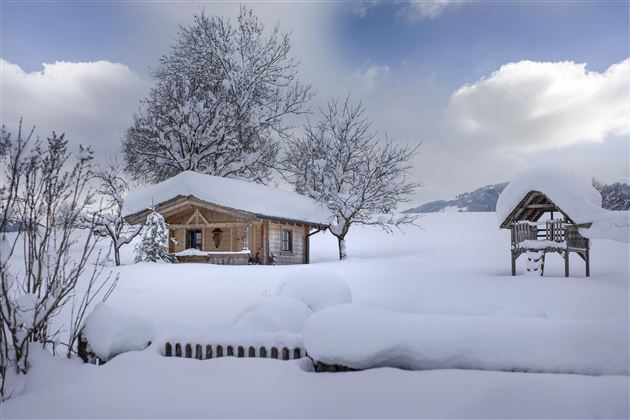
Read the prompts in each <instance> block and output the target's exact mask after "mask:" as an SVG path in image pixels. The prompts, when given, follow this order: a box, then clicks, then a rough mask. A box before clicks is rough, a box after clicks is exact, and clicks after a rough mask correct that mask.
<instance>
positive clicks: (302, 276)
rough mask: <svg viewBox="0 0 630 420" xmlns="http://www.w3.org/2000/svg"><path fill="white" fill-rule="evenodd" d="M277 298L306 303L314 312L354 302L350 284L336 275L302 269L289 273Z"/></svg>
mask: <svg viewBox="0 0 630 420" xmlns="http://www.w3.org/2000/svg"><path fill="white" fill-rule="evenodd" d="M276 296H284V297H289V298H293V299H296V300H299V301H301V302H304V303H305V304H306V306H308V307H309V308H310V309H311V310H313V311H319V310H321V309H323V308H326V307H328V306H332V305H340V304H343V303H350V302H352V292H351V291H350V286H348V283H346V281H345V280H344V279H342V278H341V277H339V275H337V274H336V273H334V272H332V271H329V270H323V269H320V268H313V267H307V268H301V269H299V270H295V271H292V272H290V273H288V274H287V275H286V276H285V277H284V278H283V279H282V281H281V282H280V284H279V285H278V288H277V290H276Z"/></svg>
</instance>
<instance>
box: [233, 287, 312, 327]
mask: <svg viewBox="0 0 630 420" xmlns="http://www.w3.org/2000/svg"><path fill="white" fill-rule="evenodd" d="M311 313H312V311H311V310H310V309H309V307H308V306H306V305H305V304H304V303H302V302H300V301H299V300H295V299H290V298H287V297H281V296H275V297H268V298H265V299H261V300H259V301H257V302H255V303H253V304H251V305H249V306H248V307H246V308H245V309H243V311H241V313H240V314H239V315H238V317H237V318H236V320H235V322H236V323H237V324H241V325H249V326H251V327H253V328H255V329H259V330H265V331H277V330H283V331H289V332H301V331H302V328H303V327H304V323H305V322H306V319H307V318H308V317H309V316H310V315H311Z"/></svg>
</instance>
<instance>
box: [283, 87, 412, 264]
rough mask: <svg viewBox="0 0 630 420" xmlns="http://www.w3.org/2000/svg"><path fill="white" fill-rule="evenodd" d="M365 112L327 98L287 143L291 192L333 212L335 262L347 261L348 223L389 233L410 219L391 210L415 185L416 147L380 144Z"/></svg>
mask: <svg viewBox="0 0 630 420" xmlns="http://www.w3.org/2000/svg"><path fill="white" fill-rule="evenodd" d="M364 112H365V109H364V107H363V105H362V104H361V103H358V104H356V105H353V104H352V103H351V102H350V97H347V98H346V100H345V102H343V103H341V104H340V103H339V102H338V101H337V100H334V99H331V100H330V101H329V102H328V106H327V108H326V109H322V110H320V115H319V117H320V118H319V121H317V122H316V123H314V124H311V123H310V122H309V124H308V125H307V126H306V127H305V136H304V137H302V138H293V139H291V140H289V141H288V145H287V150H286V153H287V156H286V159H285V161H284V163H283V169H284V173H285V177H286V179H287V180H288V181H289V182H290V183H291V184H293V186H294V187H295V189H296V191H297V192H298V193H301V194H304V195H307V196H310V197H312V198H314V199H316V200H320V201H322V202H323V203H324V204H325V205H326V206H328V208H329V209H330V211H331V212H332V213H333V215H334V217H335V220H333V223H332V225H331V227H330V230H331V233H332V234H333V235H335V236H336V237H337V240H338V243H339V258H340V259H344V258H345V257H346V243H345V238H346V235H347V234H348V231H349V230H350V227H351V226H352V225H353V224H361V225H377V226H380V227H381V228H383V229H384V230H386V231H388V232H391V231H392V230H393V228H395V227H399V226H401V225H403V224H409V223H413V221H414V220H415V217H414V216H413V215H410V214H404V213H403V214H398V213H396V208H397V207H398V206H399V205H400V204H401V203H404V202H407V201H409V197H410V195H411V194H412V193H413V192H414V190H415V188H416V187H417V186H418V184H417V183H415V182H411V181H409V180H408V172H409V169H410V168H411V166H412V164H411V160H412V159H413V157H414V156H415V154H416V153H417V150H418V146H415V147H410V146H397V145H395V144H394V143H393V142H392V141H390V140H389V139H387V138H385V139H384V140H383V141H381V142H379V141H378V140H377V137H376V136H377V134H376V133H375V132H373V131H371V128H370V123H369V121H368V120H367V118H366V117H365V116H364Z"/></svg>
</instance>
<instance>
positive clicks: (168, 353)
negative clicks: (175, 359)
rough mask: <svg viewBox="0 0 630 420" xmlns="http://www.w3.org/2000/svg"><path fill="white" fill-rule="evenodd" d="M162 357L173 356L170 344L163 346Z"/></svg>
mask: <svg viewBox="0 0 630 420" xmlns="http://www.w3.org/2000/svg"><path fill="white" fill-rule="evenodd" d="M164 355H165V356H166V357H171V356H172V355H173V346H171V343H166V345H165V346H164Z"/></svg>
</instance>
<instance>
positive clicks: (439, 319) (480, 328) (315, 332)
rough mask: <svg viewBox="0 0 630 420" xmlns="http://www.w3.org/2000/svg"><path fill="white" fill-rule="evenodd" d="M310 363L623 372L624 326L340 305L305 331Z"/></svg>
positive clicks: (312, 321) (624, 323)
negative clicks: (405, 311)
mask: <svg viewBox="0 0 630 420" xmlns="http://www.w3.org/2000/svg"><path fill="white" fill-rule="evenodd" d="M304 345H305V347H306V351H307V352H308V354H309V356H310V357H311V358H313V360H316V361H320V362H323V363H327V364H339V365H343V366H347V367H350V368H354V369H367V368H375V367H398V368H404V369H413V370H423V369H479V370H504V371H511V370H518V371H526V372H550V373H580V374H589V375H627V374H628V360H627V354H628V330H627V320H626V321H620V322H613V321H609V322H592V321H589V322H587V321H581V322H578V321H567V320H551V319H546V318H518V317H487V316H476V317H458V316H439V315H417V314H408V313H400V312H389V311H385V310H382V309H377V308H374V307H369V306H363V305H357V304H354V305H352V304H351V305H340V306H335V307H331V308H327V309H325V310H323V311H321V312H318V313H315V314H313V315H312V316H311V317H310V318H309V319H308V320H307V322H306V325H305V327H304Z"/></svg>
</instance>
